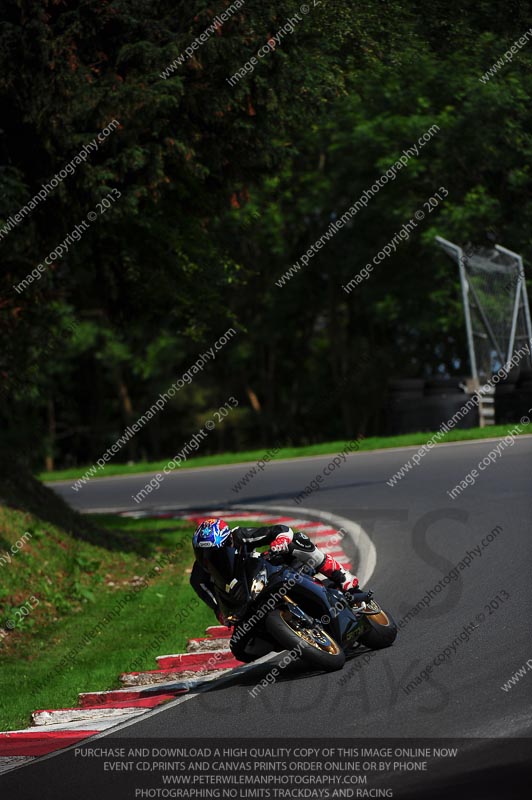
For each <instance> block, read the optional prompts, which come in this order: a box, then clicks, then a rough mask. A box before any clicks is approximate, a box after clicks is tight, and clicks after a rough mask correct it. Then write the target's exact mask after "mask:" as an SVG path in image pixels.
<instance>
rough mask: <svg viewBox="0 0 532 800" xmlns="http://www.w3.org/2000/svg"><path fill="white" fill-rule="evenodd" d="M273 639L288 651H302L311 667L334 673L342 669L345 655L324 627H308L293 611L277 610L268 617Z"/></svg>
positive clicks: (300, 653)
mask: <svg viewBox="0 0 532 800" xmlns="http://www.w3.org/2000/svg"><path fill="white" fill-rule="evenodd" d="M266 628H267V630H268V633H269V634H270V636H272V637H273V638H274V639H275V641H277V642H279V644H281V645H282V646H283V647H285V648H286V649H287V650H290V651H292V650H296V651H298V652H299V656H298V657H299V658H301V659H302V660H303V661H305V662H306V663H307V664H309V665H311V666H313V667H317V668H318V669H323V670H325V671H326V672H333V671H334V670H337V669H342V667H343V665H344V664H345V653H344V651H343V650H342V648H341V647H340V646H339V645H338V644H337V642H335V640H334V639H333V638H332V637H331V636H329V634H328V633H326V632H325V631H324V630H323V628H321V627H320V626H319V625H316V626H315V627H314V628H308V627H304V626H303V625H302V623H301V621H300V620H299V619H298V618H297V617H296V616H295V615H293V614H292V612H291V611H290V609H289V608H276V609H274V610H273V611H272V612H270V614H268V617H267V618H266Z"/></svg>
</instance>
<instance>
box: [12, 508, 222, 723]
mask: <svg viewBox="0 0 532 800" xmlns="http://www.w3.org/2000/svg"><path fill="white" fill-rule="evenodd" d="M95 521H96V522H97V523H98V524H99V525H100V526H101V527H105V528H106V529H108V530H110V531H111V530H112V531H113V532H114V533H116V534H118V535H119V536H123V537H124V543H125V545H126V543H127V546H126V549H125V550H124V551H120V550H116V549H114V550H112V551H111V550H107V549H106V548H104V547H99V546H94V545H91V544H89V543H86V542H80V541H79V540H75V539H74V538H72V537H71V536H69V535H68V534H66V533H64V532H63V531H62V530H60V529H59V528H56V527H54V526H51V525H49V524H45V523H42V522H41V521H39V520H38V519H37V518H35V517H33V516H31V515H29V514H24V513H22V512H20V511H14V510H12V509H7V508H6V507H2V506H0V556H2V555H3V554H4V553H5V551H6V550H9V548H10V547H11V546H12V545H13V544H14V543H15V542H16V541H18V540H19V539H20V537H21V536H23V534H24V533H25V532H26V531H28V532H29V533H31V534H32V537H31V539H27V541H26V542H25V544H24V546H23V547H22V549H20V550H19V551H18V552H17V553H16V555H12V556H11V558H12V561H11V563H10V564H7V565H5V566H3V567H0V577H1V581H2V588H1V592H0V628H2V627H3V626H4V625H5V622H6V620H7V619H9V618H10V617H13V616H14V609H15V608H19V607H20V606H22V605H23V603H24V602H25V601H26V600H27V599H28V598H29V597H30V596H33V597H35V598H37V599H38V600H39V605H37V606H36V608H35V609H34V610H33V611H32V612H31V613H30V614H29V615H28V616H27V617H25V618H24V620H23V621H22V622H20V623H19V624H18V626H17V628H16V629H15V630H13V631H12V632H10V633H8V634H7V636H5V637H4V638H2V639H1V640H0V730H15V729H18V728H23V727H27V726H28V725H29V724H30V714H31V712H32V711H35V710H37V709H49V708H64V707H73V706H74V707H75V706H77V695H78V693H79V692H86V691H102V690H105V689H111V688H119V687H120V685H121V684H120V682H119V680H118V676H119V675H120V673H122V672H129V671H139V670H145V669H156V668H157V664H156V661H155V658H156V656H158V655H162V654H164V653H176V652H183V651H184V648H185V646H186V641H187V639H188V638H190V637H193V636H201V635H203V634H204V631H205V628H206V627H207V626H208V625H213V624H216V619H215V617H214V615H213V613H212V611H211V610H210V609H208V608H207V606H205V605H204V604H203V603H201V602H200V601H199V599H198V598H197V597H196V595H195V593H194V591H193V590H192V588H191V587H190V585H189V574H190V568H191V567H192V562H193V554H192V549H191V547H190V537H191V533H192V528H193V526H192V525H191V524H190V523H188V522H184V521H181V520H147V519H129V518H122V517H112V516H108V515H100V516H99V517H97V518H96V520H95ZM131 539H134V540H139V543H140V544H142V546H143V547H142V549H143V551H144V552H145V555H139V554H138V553H136V552H131V548H130V544H131ZM156 559H159V561H160V562H161V565H162V566H161V568H160V571H159V572H157V574H156V575H153V577H149V575H148V573H149V572H150V571H151V570H152V569H153V567H154V565H155V564H156ZM164 559H172V560H171V563H167V562H166V561H165V560H164ZM143 576H146V586H145V587H144V588H141V589H140V590H139V591H137V592H135V591H134V586H135V585H139V579H142V577H143ZM128 593H130V599H129V600H127V601H126V600H125V598H126V595H128ZM112 609H115V610H116V611H117V613H116V615H115V616H113V617H112V618H109V619H108V621H107V623H106V624H105V623H104V622H103V621H104V618H105V617H106V615H108V614H109V612H110V611H111V610H112ZM98 626H100V628H99V631H98V632H95V628H96V627H98ZM89 634H94V635H93V636H92V635H91V636H90V637H89ZM86 635H87V637H88V639H87V643H84V642H83V639H84V637H85V636H86ZM68 654H71V656H72V657H71V659H69V662H68V663H65V661H64V659H65V658H66V657H67V656H68Z"/></svg>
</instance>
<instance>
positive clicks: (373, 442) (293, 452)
mask: <svg viewBox="0 0 532 800" xmlns="http://www.w3.org/2000/svg"><path fill="white" fill-rule="evenodd" d="M515 427H516V425H515V424H512V425H493V426H490V427H488V428H469V429H467V430H453V431H450V432H449V433H447V434H445V435H444V436H442V438H441V439H440V442H462V441H467V440H470V439H486V438H498V437H503V436H506V434H507V433H508V432H509V431H511V430H512V429H513V428H515ZM520 427H521V431H520V433H521V434H525V433H528V434H532V424H531V425H522V426H520ZM432 436H434V433H430V432H424V433H423V432H420V433H405V434H402V435H401V436H372V437H369V438H367V439H362V440H361V441H360V447H359V450H360V451H367V450H380V449H387V448H391V447H408V446H417V445H422V444H424V443H425V442H427V441H428V440H429V439H430V438H431V437H432ZM347 443H348V440H343V439H342V440H340V441H336V442H323V443H322V444H311V445H307V446H304V447H283V448H282V449H280V450H279V452H278V453H276V454H275V456H274V457H273V459H274V460H281V459H286V458H299V457H302V456H321V455H328V454H333V453H338V452H340V451H342V450H343V449H344V447H345V446H346V445H347ZM267 449H268V448H262V449H260V450H246V451H244V452H240V453H219V454H217V455H208V456H196V457H195V458H191V459H189V460H188V461H186V462H184V463H183V464H182V465H181V467H180V468H179V469H193V468H197V467H212V466H218V465H221V464H238V463H242V462H253V461H259V460H260V459H263V458H264V454H265V452H266V451H267ZM169 458H170V456H169ZM168 460H169V459H166V460H164V461H139V462H137V463H135V464H106V465H105V467H104V468H103V469H101V470H98V471H97V473H96V475H95V479H97V478H105V477H109V476H111V475H133V474H135V473H138V472H160V471H162V469H163V468H164V467H165V466H166V465H167V464H168ZM90 466H91V465H87V466H85V467H73V468H71V469H64V470H56V471H54V472H43V473H41V474H40V475H39V478H40V479H41V480H45V481H59V480H71V479H73V480H75V479H76V478H80V477H81V476H82V475H84V474H85V472H86V471H87V470H88V469H89V468H90Z"/></svg>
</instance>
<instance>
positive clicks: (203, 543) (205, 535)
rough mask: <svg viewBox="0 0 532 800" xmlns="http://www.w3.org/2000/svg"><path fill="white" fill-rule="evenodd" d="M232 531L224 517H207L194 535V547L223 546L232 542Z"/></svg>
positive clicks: (195, 548) (197, 548)
mask: <svg viewBox="0 0 532 800" xmlns="http://www.w3.org/2000/svg"><path fill="white" fill-rule="evenodd" d="M230 536H231V531H230V529H229V525H228V524H227V522H224V520H223V519H214V518H212V519H205V520H203V522H201V523H200V524H199V525H198V527H197V528H196V530H195V531H194V535H193V537H192V547H193V548H194V550H199V549H203V548H207V547H223V546H224V545H226V544H230V541H228V539H230Z"/></svg>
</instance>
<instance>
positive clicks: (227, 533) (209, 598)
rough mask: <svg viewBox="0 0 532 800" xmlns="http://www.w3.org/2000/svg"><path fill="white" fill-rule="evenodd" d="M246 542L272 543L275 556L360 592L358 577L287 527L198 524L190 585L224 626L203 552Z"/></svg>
mask: <svg viewBox="0 0 532 800" xmlns="http://www.w3.org/2000/svg"><path fill="white" fill-rule="evenodd" d="M242 542H245V543H247V544H251V545H253V546H254V547H261V546H262V545H267V544H269V545H270V552H271V553H275V554H280V555H286V556H288V557H292V558H294V559H296V560H297V561H300V562H302V563H303V564H306V565H307V566H308V567H309V568H310V569H311V570H313V571H314V573H317V572H319V573H320V574H321V575H323V576H325V577H326V578H328V579H329V580H331V581H333V583H335V584H336V586H337V588H338V589H341V590H342V591H344V592H349V593H352V592H355V593H356V592H357V591H359V592H360V589H358V578H357V577H355V575H352V574H351V573H350V572H349V570H347V569H346V568H345V567H343V566H342V565H341V564H340V563H339V562H338V561H336V559H335V558H333V557H332V556H331V555H329V554H328V553H324V552H323V550H320V549H319V548H318V547H316V545H315V544H313V542H311V540H310V539H309V537H308V536H307V535H306V534H305V533H301V532H295V533H294V531H293V530H292V529H291V528H289V527H288V526H287V525H267V526H265V527H262V528H233V530H231V529H230V528H229V526H228V525H227V523H226V522H224V520H223V519H206V520H204V521H203V522H202V523H201V524H200V525H198V527H197V528H196V530H195V532H194V535H193V537H192V547H193V548H194V553H195V554H196V561H195V562H194V566H193V568H192V574H191V576H190V583H191V586H192V588H193V589H194V591H195V592H196V594H198V595H199V597H200V598H201V599H202V600H203V601H204V602H205V603H206V604H207V605H208V606H209V607H210V608H212V610H213V611H214V613H215V614H216V616H217V618H218V621H219V622H220V623H221V624H223V625H225V624H227V623H226V620H225V619H224V617H223V615H222V613H221V611H220V608H219V606H218V602H217V600H216V595H215V591H214V584H213V582H212V580H211V577H210V575H209V573H208V572H207V570H205V569H204V568H203V567H202V565H201V563H200V560H201V554H202V551H203V552H205V550H204V548H208V547H224V546H231V545H233V546H238V545H239V544H240V543H242ZM353 599H354V598H353ZM354 602H356V600H355V599H354Z"/></svg>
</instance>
